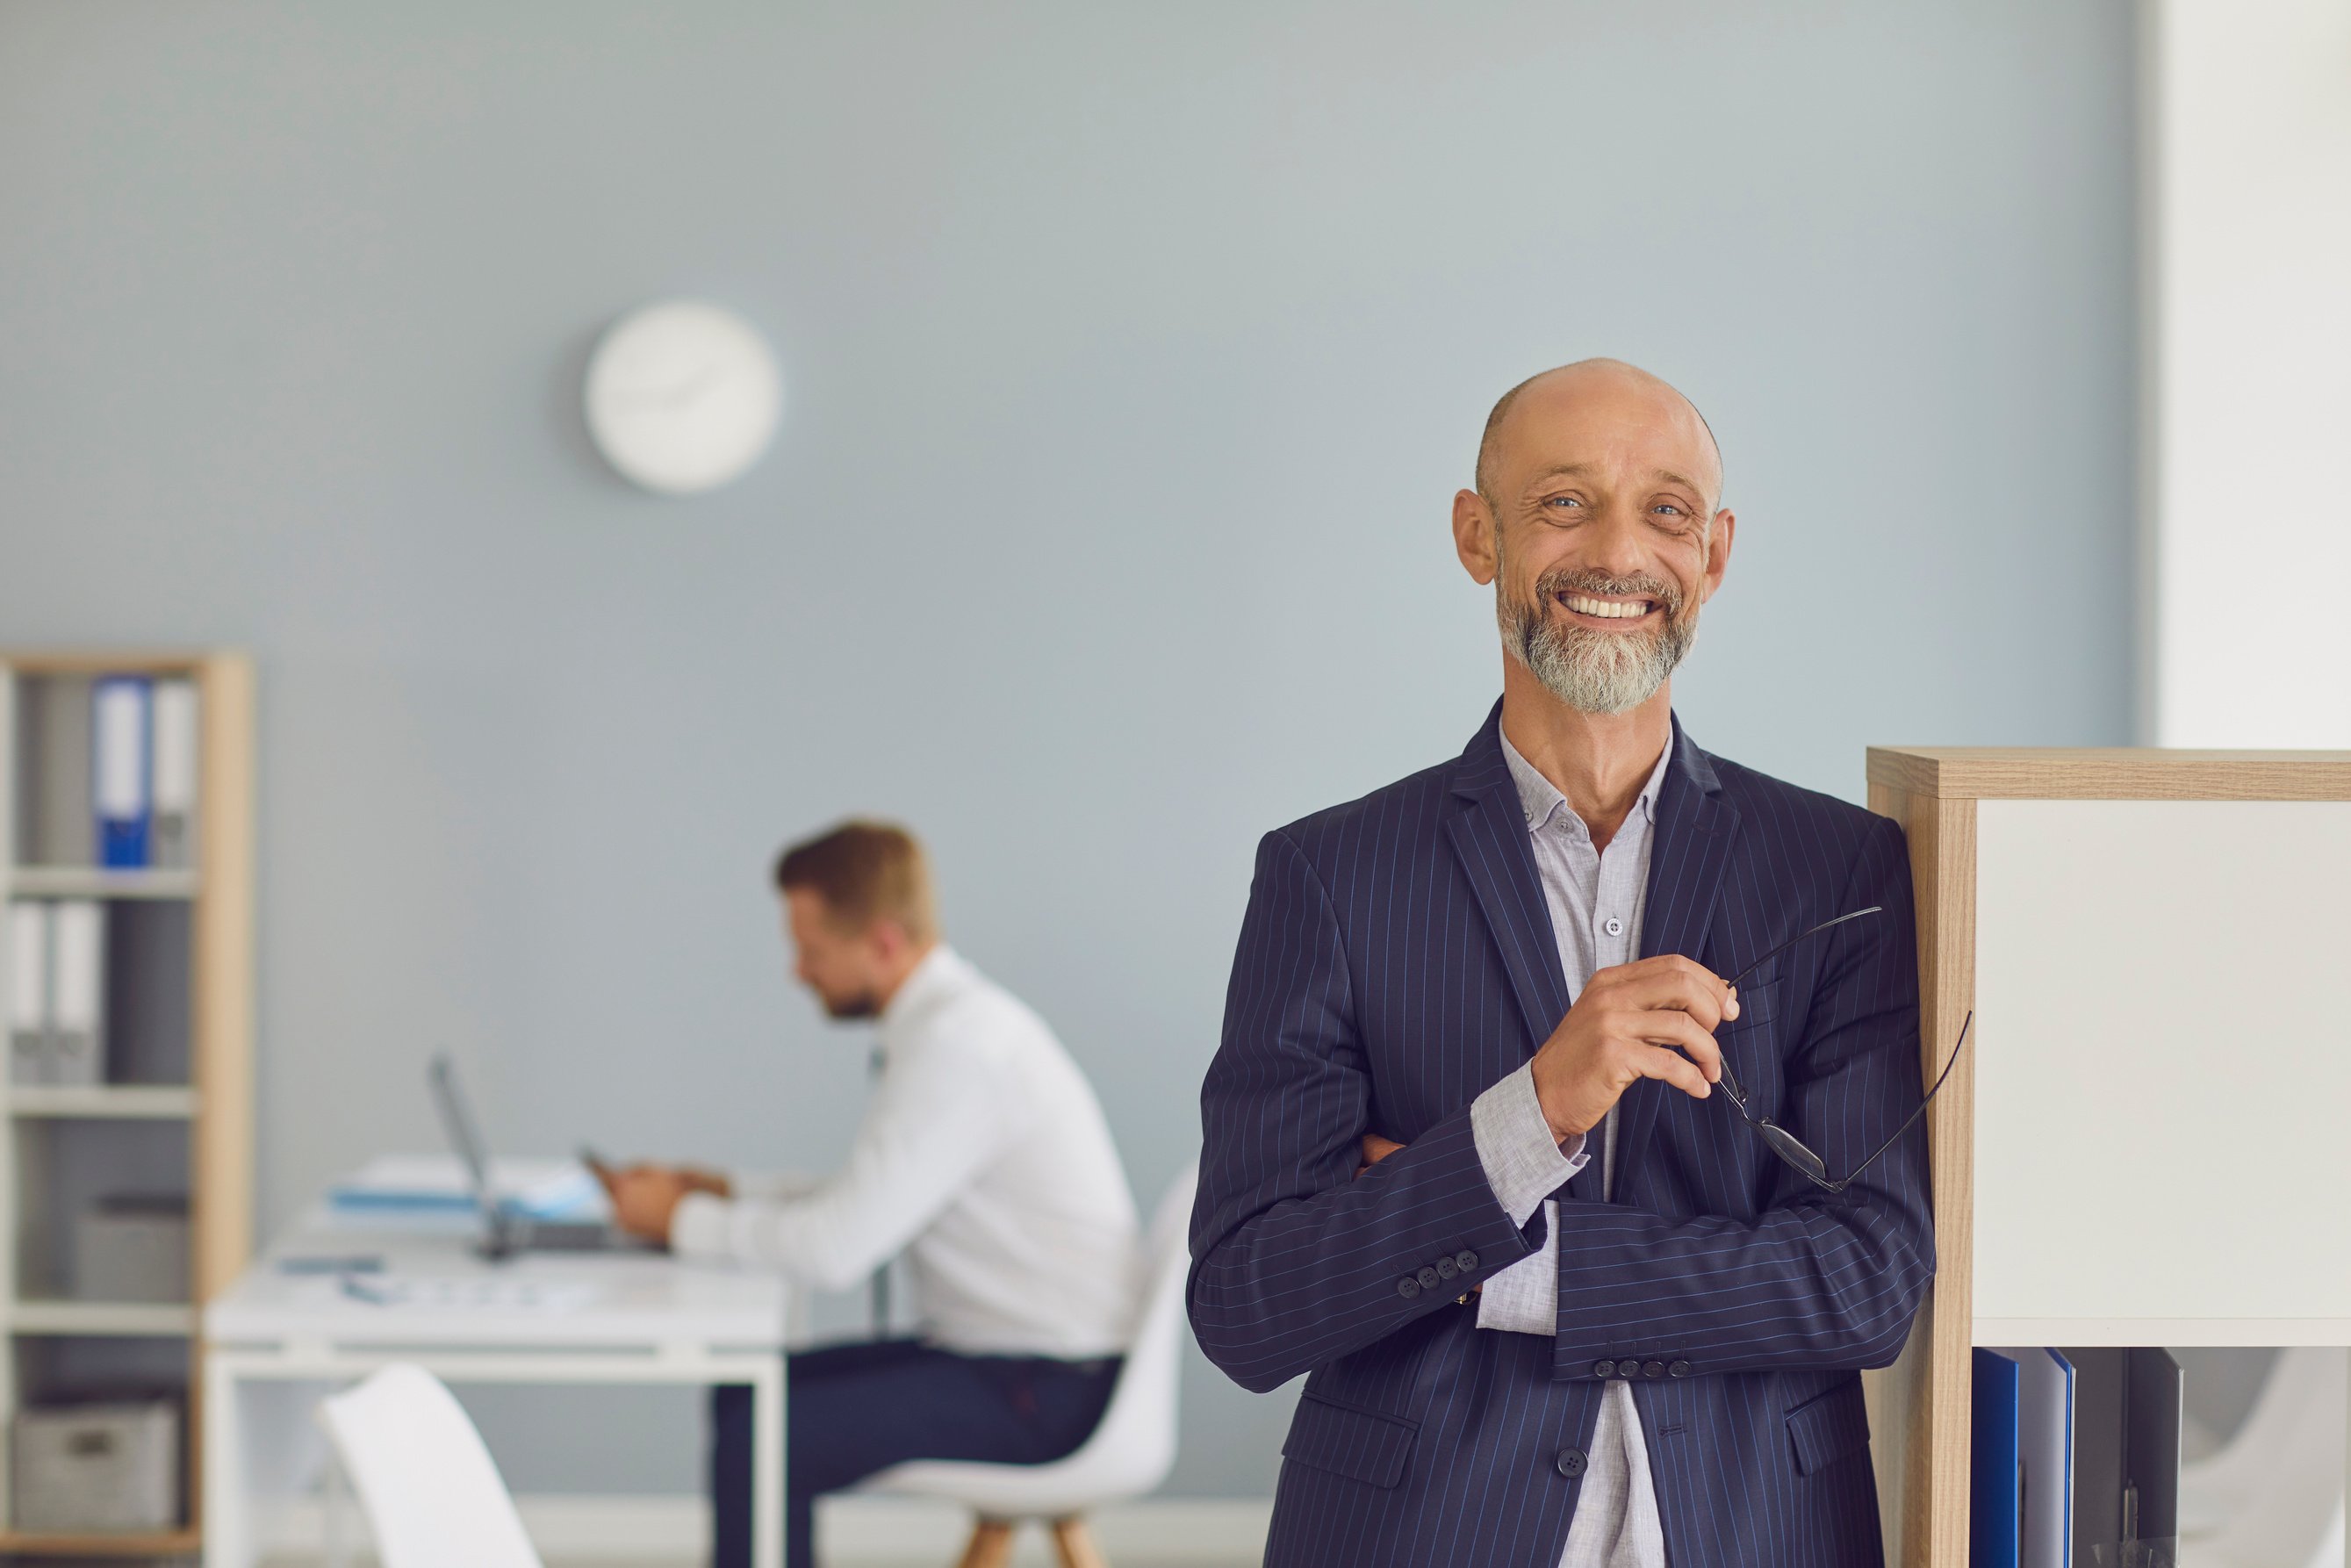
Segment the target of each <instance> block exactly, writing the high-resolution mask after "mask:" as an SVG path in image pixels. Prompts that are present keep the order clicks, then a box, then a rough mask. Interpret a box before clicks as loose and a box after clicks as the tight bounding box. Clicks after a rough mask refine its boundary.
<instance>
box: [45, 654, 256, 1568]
mask: <svg viewBox="0 0 2351 1568" xmlns="http://www.w3.org/2000/svg"><path fill="white" fill-rule="evenodd" d="M253 722H254V683H253V670H252V665H251V664H250V663H249V661H247V660H246V659H245V658H244V657H242V656H240V655H236V654H231V653H193V654H185V655H170V654H162V655H158V654H141V653H123V654H118V653H99V654H75V653H68V654H57V653H20V654H0V903H5V907H6V909H7V912H8V921H7V926H6V936H7V953H6V956H5V962H0V1018H5V1019H6V1020H7V1023H8V1030H9V1033H8V1051H7V1061H8V1064H7V1071H6V1072H5V1074H0V1334H4V1335H5V1354H0V1559H8V1558H19V1557H33V1556H41V1557H60V1556H63V1557H115V1558H136V1557H151V1556H175V1555H185V1554H187V1553H191V1552H195V1551H197V1550H199V1548H200V1546H201V1542H202V1532H201V1521H200V1520H199V1519H198V1518H197V1517H196V1512H195V1509H196V1500H197V1499H198V1498H200V1497H201V1496H202V1489H201V1486H200V1484H199V1475H200V1467H201V1464H202V1459H203V1456H202V1454H201V1452H200V1451H199V1448H198V1445H197V1443H196V1441H195V1437H196V1434H197V1433H199V1432H200V1431H201V1430H202V1426H201V1423H200V1422H198V1421H197V1420H195V1419H194V1416H195V1412H194V1410H193V1407H192V1406H193V1398H194V1392H195V1389H196V1386H197V1385H196V1381H195V1379H194V1377H193V1368H194V1357H195V1350H196V1346H195V1343H194V1342H195V1333H196V1325H197V1307H198V1304H199V1303H201V1302H202V1301H204V1300H206V1299H207V1298H208V1297H210V1296H212V1295H213V1294H214V1293H216V1292H217V1291H220V1290H221V1289H222V1288H224V1287H225V1286H226V1285H227V1284H228V1283H229V1282H230V1281H232V1280H234V1279H235V1276H236V1274H237V1272H238V1270H240V1269H241V1268H242V1267H243V1266H244V1264H245V1262H246V1258H247V1256H248V1255H249V1253H250V1251H251V1249H252V1237H251V1225H252V1156H251V1148H252V1131H251V1106H252V1082H251V1062H252V1033H253V1024H252V1018H253V981H252V976H253V829H254V823H253V788H252V777H253ZM183 1260H184V1261H183ZM163 1471H168V1472H169V1475H168V1485H165V1484H162V1483H159V1481H158V1476H159V1474H161V1473H162V1472H163ZM24 1485H33V1486H37V1487H39V1488H41V1489H42V1490H43V1492H44V1495H43V1496H41V1497H40V1498H38V1499H34V1498H28V1497H26V1496H24V1495H22V1494H21V1492H20V1491H19V1490H17V1489H18V1488H19V1487H21V1486H24ZM59 1488H68V1489H70V1490H71V1495H67V1494H66V1493H65V1492H61V1491H59V1490H57V1489H59Z"/></svg>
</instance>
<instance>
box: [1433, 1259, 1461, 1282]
mask: <svg viewBox="0 0 2351 1568" xmlns="http://www.w3.org/2000/svg"><path fill="white" fill-rule="evenodd" d="M1459 1272H1461V1270H1459V1269H1458V1268H1456V1267H1455V1266H1454V1263H1453V1260H1452V1259H1450V1258H1439V1259H1438V1260H1437V1278H1438V1279H1440V1280H1450V1279H1451V1278H1453V1276H1454V1275H1456V1274H1458V1273H1459Z"/></svg>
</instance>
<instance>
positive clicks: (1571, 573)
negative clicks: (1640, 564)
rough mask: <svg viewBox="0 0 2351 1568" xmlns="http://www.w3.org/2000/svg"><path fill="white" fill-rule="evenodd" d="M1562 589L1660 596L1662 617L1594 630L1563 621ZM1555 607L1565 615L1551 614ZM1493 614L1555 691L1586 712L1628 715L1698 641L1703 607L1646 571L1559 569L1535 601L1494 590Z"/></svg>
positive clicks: (1512, 645) (1507, 641)
mask: <svg viewBox="0 0 2351 1568" xmlns="http://www.w3.org/2000/svg"><path fill="white" fill-rule="evenodd" d="M1505 580H1507V579H1505ZM1562 593H1590V594H1595V595H1614V596H1618V597H1627V598H1629V597H1632V596H1634V595H1639V596H1642V597H1645V598H1648V599H1654V600H1656V602H1657V612H1656V622H1655V623H1654V624H1652V625H1648V626H1646V627H1644V628H1643V629H1642V630H1640V631H1637V632H1595V631H1593V629H1592V628H1591V627H1589V626H1580V625H1577V624H1576V623H1575V622H1572V621H1568V620H1566V619H1564V617H1565V616H1566V614H1567V611H1566V609H1565V607H1564V606H1560V605H1559V595H1561V594H1562ZM1555 606H1556V607H1558V608H1557V613H1558V614H1559V616H1560V617H1562V619H1559V620H1553V619H1552V611H1553V608H1554V607H1555ZM1494 611H1495V618H1496V619H1497V620H1499V622H1501V624H1502V645H1503V646H1504V647H1505V648H1507V649H1509V650H1510V656H1511V657H1512V658H1514V659H1516V660H1518V662H1519V663H1520V664H1524V665H1525V666H1526V667H1527V670H1528V672H1529V673H1530V674H1532V675H1533V676H1534V678H1535V679H1536V680H1538V681H1541V683H1542V684H1543V687H1544V689H1545V690H1547V691H1549V692H1550V693H1551V694H1552V695H1553V696H1555V697H1557V698H1558V699H1559V700H1560V701H1562V702H1563V703H1565V704H1566V705H1567V706H1570V707H1572V708H1575V709H1577V710H1579V711H1581V712H1583V713H1624V712H1625V711H1626V710H1628V709H1631V708H1636V707H1638V706H1641V705H1642V704H1643V703H1645V702H1647V701H1648V700H1649V699H1650V698H1651V697H1653V696H1655V695H1656V694H1657V688H1658V687H1660V686H1662V685H1665V684H1666V677H1667V675H1670V674H1673V673H1674V667H1675V666H1676V665H1677V664H1680V663H1681V662H1682V658H1683V656H1684V655H1685V654H1687V653H1688V652H1689V650H1690V644H1691V643H1694V642H1696V641H1697V640H1698V606H1697V605H1695V604H1687V605H1686V604H1685V603H1684V601H1683V599H1682V594H1681V591H1680V590H1679V589H1677V588H1676V587H1675V586H1674V585H1673V584H1671V583H1669V582H1667V581H1664V580H1661V579H1658V578H1655V577H1651V576H1649V575H1647V574H1646V573H1639V574H1635V576H1632V577H1611V576H1609V575H1608V574H1607V573H1606V572H1604V571H1589V570H1577V569H1571V568H1567V567H1560V568H1556V569H1554V570H1551V571H1547V572H1545V573H1543V575H1542V577H1541V579H1540V580H1537V582H1536V583H1535V593H1534V599H1533V601H1532V602H1528V601H1522V600H1519V599H1515V598H1513V597H1512V596H1511V595H1510V592H1509V591H1507V590H1505V591H1501V592H1499V593H1497V594H1495V596H1494Z"/></svg>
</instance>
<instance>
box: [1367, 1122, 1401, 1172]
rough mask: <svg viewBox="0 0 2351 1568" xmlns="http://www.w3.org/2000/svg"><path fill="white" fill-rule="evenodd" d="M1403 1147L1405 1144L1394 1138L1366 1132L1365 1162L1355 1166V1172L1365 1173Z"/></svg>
mask: <svg viewBox="0 0 2351 1568" xmlns="http://www.w3.org/2000/svg"><path fill="white" fill-rule="evenodd" d="M1403 1147H1404V1145H1402V1144H1399V1143H1397V1142H1396V1141H1395V1139H1394V1138H1383V1137H1381V1136H1380V1135H1379V1134H1377V1133H1365V1134H1364V1163H1363V1164H1362V1165H1359V1166H1356V1167H1355V1174H1356V1175H1357V1176H1361V1175H1363V1174H1364V1172H1365V1171H1367V1170H1369V1169H1371V1168H1372V1167H1373V1166H1375V1165H1377V1164H1379V1163H1380V1162H1381V1161H1382V1160H1384V1159H1385V1158H1387V1157H1388V1156H1389V1155H1392V1154H1395V1152H1396V1151H1397V1150H1399V1149H1401V1148H1403Z"/></svg>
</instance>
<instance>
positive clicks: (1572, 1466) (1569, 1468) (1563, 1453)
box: [1559, 1448, 1584, 1480]
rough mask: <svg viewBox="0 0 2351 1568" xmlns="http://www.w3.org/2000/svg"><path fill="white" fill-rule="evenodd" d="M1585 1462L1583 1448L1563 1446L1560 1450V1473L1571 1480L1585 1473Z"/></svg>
mask: <svg viewBox="0 0 2351 1568" xmlns="http://www.w3.org/2000/svg"><path fill="white" fill-rule="evenodd" d="M1583 1464H1584V1460H1583V1449H1582V1448H1562V1449H1561V1450H1560V1451H1559V1473H1560V1474H1561V1475H1563V1476H1565V1477H1566V1478H1567V1479H1569V1480H1573V1479H1575V1478H1576V1477H1578V1476H1580V1475H1582V1474H1583Z"/></svg>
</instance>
